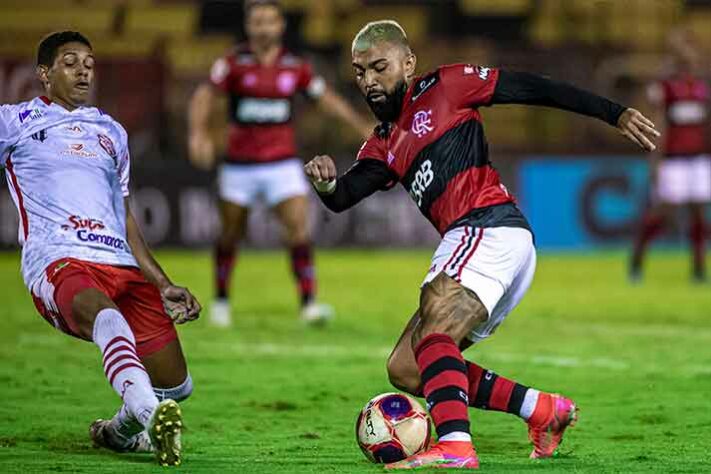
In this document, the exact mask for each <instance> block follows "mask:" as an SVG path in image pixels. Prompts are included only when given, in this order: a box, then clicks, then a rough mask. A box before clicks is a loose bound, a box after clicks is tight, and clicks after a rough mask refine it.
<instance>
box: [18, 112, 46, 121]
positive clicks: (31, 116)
mask: <svg viewBox="0 0 711 474" xmlns="http://www.w3.org/2000/svg"><path fill="white" fill-rule="evenodd" d="M42 115H43V114H42V111H41V110H40V109H27V110H23V111H22V112H20V113H19V114H18V117H19V119H20V123H25V122H31V121H33V120H36V119H38V118H40V117H42Z"/></svg>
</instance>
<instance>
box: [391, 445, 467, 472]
mask: <svg viewBox="0 0 711 474" xmlns="http://www.w3.org/2000/svg"><path fill="white" fill-rule="evenodd" d="M419 468H433V469H479V458H478V457H477V455H476V451H474V446H472V443H471V442H469V441H440V442H439V443H436V444H434V445H433V446H432V447H431V448H430V449H428V450H427V451H425V452H424V453H420V454H415V455H413V456H410V457H409V458H407V459H403V460H402V461H399V462H394V463H390V464H387V465H385V469H389V470H392V469H419Z"/></svg>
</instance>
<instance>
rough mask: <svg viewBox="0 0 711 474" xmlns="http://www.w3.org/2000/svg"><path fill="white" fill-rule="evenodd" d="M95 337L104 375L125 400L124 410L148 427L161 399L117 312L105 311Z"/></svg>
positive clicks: (101, 314) (124, 323)
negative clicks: (155, 392)
mask: <svg viewBox="0 0 711 474" xmlns="http://www.w3.org/2000/svg"><path fill="white" fill-rule="evenodd" d="M93 337H94V343H95V344H96V345H97V346H99V350H101V354H102V356H103V362H104V374H106V378H107V379H108V380H109V383H110V384H111V386H112V387H113V388H114V390H116V393H118V394H119V396H120V397H121V399H123V401H124V405H125V410H126V411H128V414H130V415H132V416H133V418H134V419H135V420H137V421H138V422H139V423H140V424H141V425H142V426H146V424H147V423H148V419H149V418H150V416H151V414H152V413H153V410H154V409H155V407H156V406H157V405H158V399H157V398H156V396H155V394H154V393H153V387H152V386H151V379H150V377H149V376H148V373H146V369H145V368H144V367H143V364H142V363H141V360H140V359H139V358H138V354H137V353H136V341H135V338H134V337H133V333H132V332H131V328H130V327H129V326H128V323H127V322H126V320H125V319H124V317H123V315H122V314H121V313H119V312H118V311H117V310H115V309H103V310H101V311H99V314H97V316H96V321H95V322H94V333H93ZM122 411H124V408H122ZM120 414H121V412H119V415H120Z"/></svg>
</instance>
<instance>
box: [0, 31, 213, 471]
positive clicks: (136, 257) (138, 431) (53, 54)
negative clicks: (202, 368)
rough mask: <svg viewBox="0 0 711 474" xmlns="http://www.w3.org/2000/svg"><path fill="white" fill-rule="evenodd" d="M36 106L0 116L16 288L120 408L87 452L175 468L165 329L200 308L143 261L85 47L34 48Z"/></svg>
mask: <svg viewBox="0 0 711 474" xmlns="http://www.w3.org/2000/svg"><path fill="white" fill-rule="evenodd" d="M37 76H38V78H39V80H40V81H41V82H42V85H43V86H44V89H45V95H44V96H42V97H37V98H35V99H33V100H31V101H29V102H24V103H20V104H16V105H2V106H0V163H1V164H2V166H3V167H4V168H5V172H6V175H7V182H8V186H9V188H10V194H11V195H12V199H13V201H14V202H15V205H16V206H17V209H18V212H19V215H20V226H19V241H20V244H21V245H22V276H23V278H24V281H25V285H26V286H27V288H28V289H29V291H30V293H31V295H32V299H33V300H34V303H35V306H36V307H37V310H38V311H39V313H40V314H41V315H42V316H43V317H44V318H45V319H46V320H47V321H48V322H49V323H50V324H52V325H53V326H54V327H55V328H57V329H58V330H60V331H62V332H65V333H67V334H69V335H71V336H74V337H77V338H80V339H84V340H86V341H92V342H93V343H94V344H96V345H97V346H98V347H99V350H100V351H101V355H102V364H103V368H104V373H105V374H106V377H107V378H108V380H109V383H110V384H111V386H112V387H113V388H114V390H116V392H117V393H118V394H119V395H120V396H121V399H122V400H123V405H122V406H121V408H120V409H119V411H118V412H117V413H116V415H115V416H114V417H113V418H112V419H111V420H96V421H95V422H94V423H93V424H92V425H91V427H90V436H91V438H92V440H93V441H94V443H95V444H97V445H99V446H103V447H106V448H109V449H112V450H114V451H119V452H122V451H134V452H136V451H153V452H154V453H155V455H156V457H157V459H158V461H159V463H160V464H162V465H178V464H180V454H181V453H180V434H181V427H182V421H181V411H180V407H179V406H178V404H177V402H178V401H180V400H183V399H185V398H187V397H188V396H189V395H190V393H191V392H192V380H191V378H190V375H189V374H188V371H187V367H186V363H185V358H184V356H183V353H182V350H181V347H180V342H179V340H178V337H177V333H176V331H175V328H174V326H173V324H174V323H177V324H180V323H183V322H186V321H190V320H193V319H196V318H197V317H198V315H199V313H200V309H201V308H200V304H199V303H198V301H197V300H196V299H195V297H194V296H193V295H192V294H191V293H190V291H188V290H187V289H186V288H182V287H179V286H176V285H174V284H173V283H172V282H171V280H170V279H169V278H168V276H167V275H166V274H165V273H164V272H163V270H162V269H161V267H160V266H159V265H158V263H157V262H156V261H155V260H154V259H153V257H152V256H151V253H150V250H149V249H148V246H147V245H146V242H145V241H144V239H143V236H142V235H141V232H140V230H139V228H138V226H137V224H136V221H135V219H134V217H133V215H132V214H131V208H130V206H129V200H128V196H129V191H128V183H129V153H128V141H127V135H126V131H125V130H124V129H123V127H122V126H121V125H120V124H119V123H117V122H116V121H115V120H114V119H112V118H111V117H110V116H108V115H106V114H105V113H103V112H102V111H101V110H99V109H97V108H94V107H88V106H87V105H86V104H87V101H88V99H89V92H90V89H91V86H92V81H93V78H94V55H93V52H92V47H91V44H90V42H89V41H88V40H87V39H86V37H84V36H83V35H82V34H80V33H77V32H72V31H63V32H58V33H53V34H51V35H49V36H47V37H46V38H45V39H44V40H42V42H41V43H40V45H39V48H38V53H37Z"/></svg>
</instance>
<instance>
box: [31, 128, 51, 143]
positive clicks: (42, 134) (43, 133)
mask: <svg viewBox="0 0 711 474" xmlns="http://www.w3.org/2000/svg"><path fill="white" fill-rule="evenodd" d="M30 136H31V137H32V139H33V140H35V141H38V142H40V143H41V142H44V141H45V140H46V139H47V130H40V131H39V132H37V133H33V134H32V135H30Z"/></svg>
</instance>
